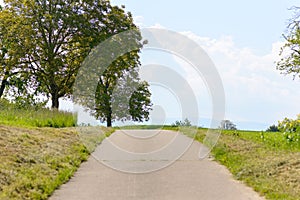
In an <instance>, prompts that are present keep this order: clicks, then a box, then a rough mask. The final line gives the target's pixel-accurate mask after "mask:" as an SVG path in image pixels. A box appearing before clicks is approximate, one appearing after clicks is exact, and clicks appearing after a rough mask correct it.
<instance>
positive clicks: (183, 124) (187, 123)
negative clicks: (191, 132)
mask: <svg viewBox="0 0 300 200" xmlns="http://www.w3.org/2000/svg"><path fill="white" fill-rule="evenodd" d="M172 126H173V127H177V126H192V122H191V121H190V120H189V119H188V118H185V119H184V120H183V121H180V120H177V121H176V122H175V123H173V124H172Z"/></svg>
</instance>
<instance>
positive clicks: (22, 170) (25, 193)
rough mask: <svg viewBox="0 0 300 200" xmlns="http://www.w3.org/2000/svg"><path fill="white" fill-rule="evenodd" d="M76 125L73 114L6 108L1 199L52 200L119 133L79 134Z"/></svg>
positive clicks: (0, 111) (1, 110) (86, 130)
mask: <svg viewBox="0 0 300 200" xmlns="http://www.w3.org/2000/svg"><path fill="white" fill-rule="evenodd" d="M75 121H76V120H75V119H74V117H73V115H72V114H71V113H66V112H58V111H50V110H47V109H41V110H35V109H26V110H20V109H16V108H15V107H14V106H13V105H8V104H7V105H5V107H4V106H3V104H2V106H1V107H0V160H1V162H0V199H47V198H48V196H49V195H51V194H52V192H53V191H54V190H55V189H56V188H57V187H59V186H60V185H61V184H63V183H64V182H66V181H68V180H69V179H70V177H71V176H72V175H73V174H74V172H75V171H76V170H77V168H78V167H79V165H80V164H81V162H83V161H85V160H87V158H88V156H89V154H90V152H92V151H93V150H94V148H95V146H96V145H97V144H99V143H100V142H101V141H102V140H103V139H104V138H105V137H106V136H107V135H109V134H110V133H112V131H113V130H112V129H107V128H103V127H101V128H100V127H94V128H90V127H82V128H81V129H80V130H78V128H75V127H73V126H75ZM51 127H52V128H51ZM53 127H55V128H53ZM62 127H64V128H62Z"/></svg>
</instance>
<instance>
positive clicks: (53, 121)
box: [0, 99, 77, 128]
mask: <svg viewBox="0 0 300 200" xmlns="http://www.w3.org/2000/svg"><path fill="white" fill-rule="evenodd" d="M76 121H77V119H76V116H75V115H74V114H73V113H71V112H65V111H58V110H49V109H47V108H35V107H33V106H30V107H26V108H19V107H18V106H17V105H16V104H13V103H9V102H8V101H7V100H3V99H0V124H3V125H10V126H19V127H53V128H63V127H73V126H75V125H76Z"/></svg>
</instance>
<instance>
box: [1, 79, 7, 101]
mask: <svg viewBox="0 0 300 200" xmlns="http://www.w3.org/2000/svg"><path fill="white" fill-rule="evenodd" d="M6 84H7V80H6V79H3V80H2V83H1V87H0V98H1V97H2V95H3V93H4V90H5V86H6Z"/></svg>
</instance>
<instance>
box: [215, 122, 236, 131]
mask: <svg viewBox="0 0 300 200" xmlns="http://www.w3.org/2000/svg"><path fill="white" fill-rule="evenodd" d="M219 128H220V129H223V130H237V128H236V125H235V124H234V123H232V122H231V121H230V120H222V122H221V124H220V127H219Z"/></svg>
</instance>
